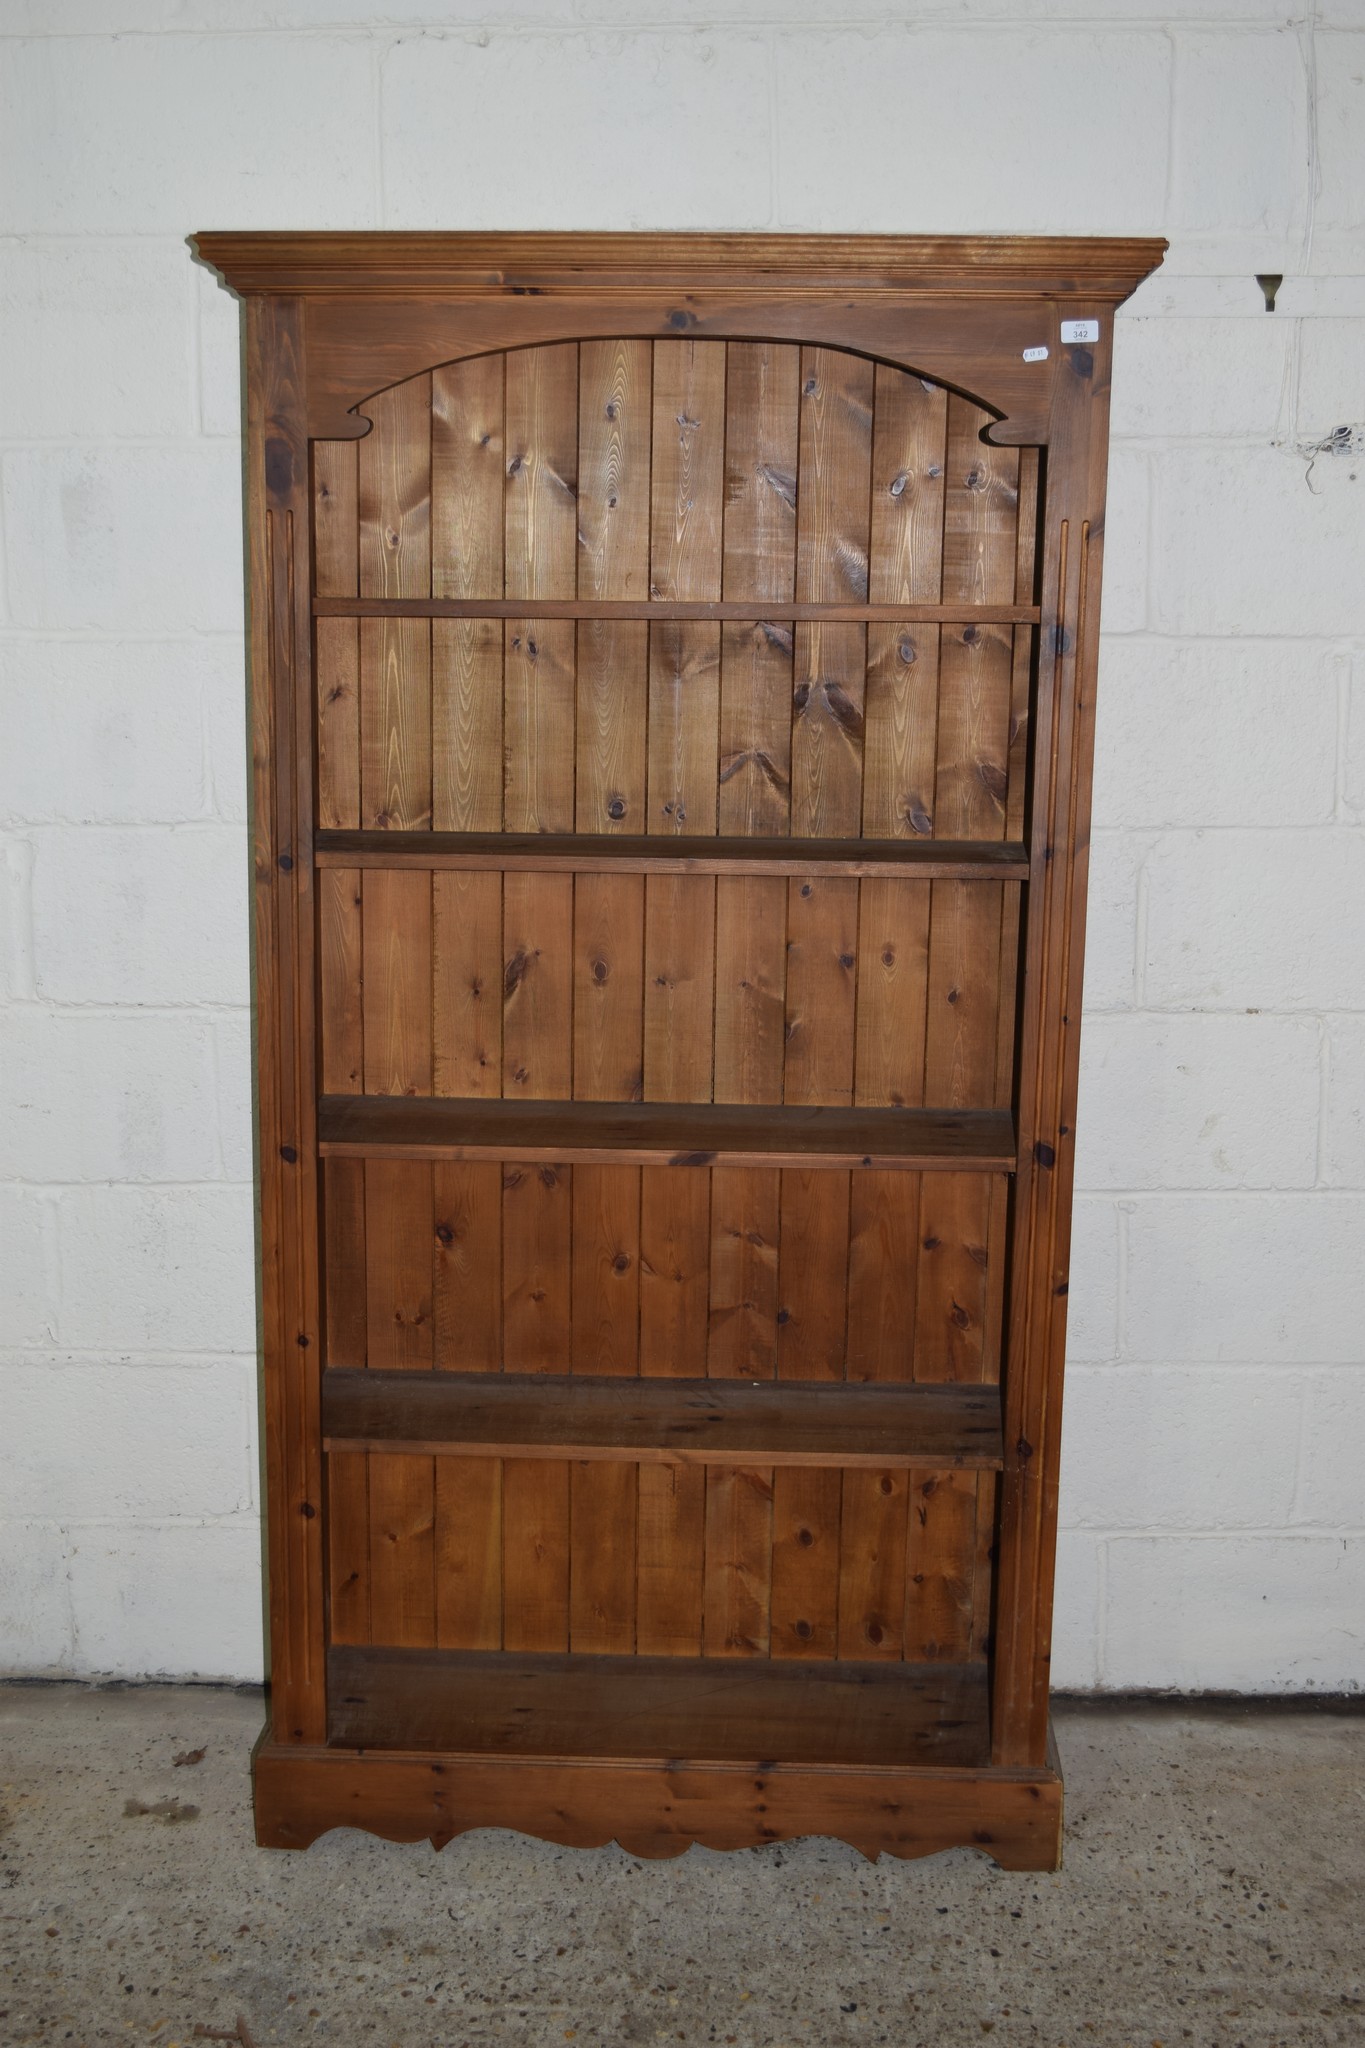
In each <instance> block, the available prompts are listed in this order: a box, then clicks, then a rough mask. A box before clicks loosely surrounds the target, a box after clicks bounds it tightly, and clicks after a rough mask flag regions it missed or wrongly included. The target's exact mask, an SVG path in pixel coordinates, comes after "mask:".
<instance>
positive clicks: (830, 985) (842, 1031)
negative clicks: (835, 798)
mask: <svg viewBox="0 0 1365 2048" xmlns="http://www.w3.org/2000/svg"><path fill="white" fill-rule="evenodd" d="M858 886H859V885H858V883H857V882H854V881H849V880H845V879H842V878H840V877H826V876H823V875H821V876H816V875H811V876H808V877H807V878H806V880H805V881H801V882H798V881H792V882H790V883H789V884H788V885H787V1025H786V1041H787V1042H786V1060H785V1066H784V1075H783V1090H784V1100H785V1101H787V1102H820V1103H837V1104H841V1105H843V1106H845V1107H846V1106H847V1105H848V1104H849V1103H851V1102H852V1100H853V1062H854V999H855V992H856V989H857V984H858Z"/></svg>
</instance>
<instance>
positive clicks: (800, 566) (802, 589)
mask: <svg viewBox="0 0 1365 2048" xmlns="http://www.w3.org/2000/svg"><path fill="white" fill-rule="evenodd" d="M872 415H873V367H872V365H871V363H868V362H865V361H863V360H862V359H861V358H860V357H857V356H850V355H846V354H844V353H843V352H841V351H839V350H832V349H803V350H802V352H801V443H800V484H799V490H798V499H797V556H796V595H797V597H798V598H800V599H802V600H804V601H807V602H810V603H840V602H842V603H849V602H852V603H863V602H864V601H865V600H866V597H867V578H868V546H869V522H870V517H871V508H870V501H869V494H870V489H871V473H872ZM866 665H867V634H866V629H865V628H864V627H862V626H849V625H826V624H810V625H801V626H798V628H797V632H796V688H795V694H794V697H793V708H794V713H795V719H794V725H793V731H792V831H793V832H796V833H819V832H833V833H856V832H857V831H858V829H859V819H860V817H861V812H862V749H863V701H864V686H865V672H866Z"/></svg>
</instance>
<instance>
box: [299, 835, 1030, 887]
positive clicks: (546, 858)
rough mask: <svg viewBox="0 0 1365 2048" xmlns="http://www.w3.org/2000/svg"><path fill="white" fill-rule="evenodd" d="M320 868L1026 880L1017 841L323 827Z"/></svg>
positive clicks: (317, 848) (317, 855)
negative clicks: (342, 829) (327, 829)
mask: <svg viewBox="0 0 1365 2048" xmlns="http://www.w3.org/2000/svg"><path fill="white" fill-rule="evenodd" d="M313 846H314V859H315V861H316V863H317V865H318V866H319V867H322V868H419V869H420V868H427V869H438V868H439V869H462V870H465V871H468V872H474V873H478V872H486V873H492V872H503V871H506V870H509V869H516V870H521V871H523V872H525V871H530V872H534V873H538V874H577V875H592V874H611V873H619V872H620V871H621V870H622V869H625V870H627V871H629V872H632V873H640V874H654V875H727V874H746V875H810V874H822V875H900V876H904V877H906V878H907V879H908V878H911V877H913V878H914V879H916V880H924V881H973V880H981V881H990V882H1000V881H1024V880H1027V878H1028V871H1029V864H1028V851H1027V848H1026V847H1024V846H1023V845H1022V844H1020V843H1019V842H1017V841H992V840H971V839H749V838H714V839H712V838H706V839H702V838H696V839H680V838H675V837H673V836H671V835H669V836H663V835H660V836H648V837H646V836H644V835H642V834H638V833H631V834H629V835H627V834H625V833H622V834H620V835H617V834H615V833H610V832H575V833H570V832H562V833H561V832H554V833H549V832H540V833H536V832H319V833H318V834H317V835H316V837H315V839H314V842H313Z"/></svg>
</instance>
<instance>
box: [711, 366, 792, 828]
mask: <svg viewBox="0 0 1365 2048" xmlns="http://www.w3.org/2000/svg"><path fill="white" fill-rule="evenodd" d="M799 416H800V351H799V349H795V348H791V347H784V346H782V345H780V344H778V343H775V342H742V341H732V342H731V343H730V344H729V348H728V351H727V362H726V430H725V526H724V561H723V572H722V595H723V596H725V597H726V598H729V599H732V600H735V599H743V598H765V599H767V598H771V599H773V600H774V602H775V603H781V602H782V601H783V600H784V599H785V600H787V601H788V602H789V601H790V600H791V598H792V597H793V596H794V595H795V589H796V469H797V439H798V425H799ZM792 648H793V640H792V629H791V625H790V622H788V621H783V620H780V619H778V620H768V621H762V622H760V623H759V624H756V625H728V626H725V627H723V628H722V632H721V697H720V818H719V829H720V830H721V831H722V832H728V833H741V832H742V833H755V834H759V833H763V834H771V833H783V832H786V831H787V829H788V824H789V820H790V813H791V694H792Z"/></svg>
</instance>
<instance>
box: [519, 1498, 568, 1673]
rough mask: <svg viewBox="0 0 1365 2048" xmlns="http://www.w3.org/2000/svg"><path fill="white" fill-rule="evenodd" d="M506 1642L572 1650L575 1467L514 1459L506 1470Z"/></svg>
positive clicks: (523, 1647) (523, 1646) (532, 1647)
mask: <svg viewBox="0 0 1365 2048" xmlns="http://www.w3.org/2000/svg"><path fill="white" fill-rule="evenodd" d="M502 1532H503V1535H502V1578H503V1612H502V1642H503V1648H504V1649H506V1650H567V1649H568V1647H569V1468H568V1466H567V1465H561V1464H557V1463H555V1462H553V1461H547V1460H545V1459H543V1458H508V1459H506V1460H505V1461H504V1463H503V1468H502Z"/></svg>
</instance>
